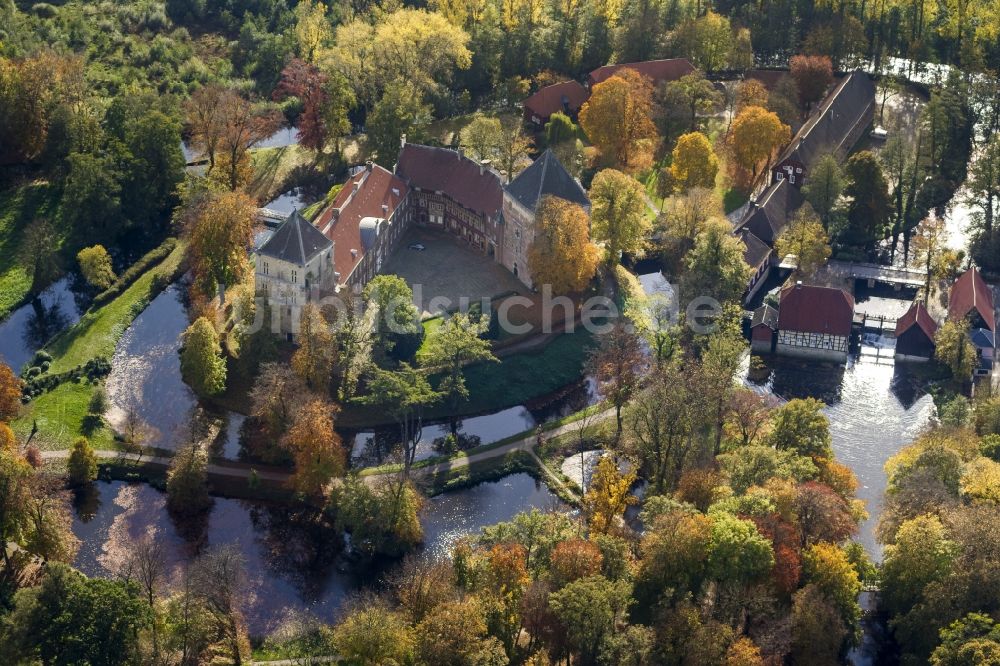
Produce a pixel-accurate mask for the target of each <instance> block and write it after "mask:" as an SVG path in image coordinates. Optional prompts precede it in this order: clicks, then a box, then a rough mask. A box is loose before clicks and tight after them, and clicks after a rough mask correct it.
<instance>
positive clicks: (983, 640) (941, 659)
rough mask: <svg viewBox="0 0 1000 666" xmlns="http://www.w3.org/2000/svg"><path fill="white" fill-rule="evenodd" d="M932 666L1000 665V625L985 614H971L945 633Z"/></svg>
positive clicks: (936, 649) (933, 656)
mask: <svg viewBox="0 0 1000 666" xmlns="http://www.w3.org/2000/svg"><path fill="white" fill-rule="evenodd" d="M930 663H931V666H995V665H996V664H1000V625H998V624H997V623H996V622H995V621H994V620H993V618H992V617H990V616H989V615H987V614H985V613H969V614H968V615H966V616H965V617H963V618H962V619H960V620H955V621H954V622H952V623H951V624H950V625H948V627H946V628H944V629H942V630H941V644H940V645H938V646H937V647H936V648H935V649H934V653H933V654H932V655H931V661H930Z"/></svg>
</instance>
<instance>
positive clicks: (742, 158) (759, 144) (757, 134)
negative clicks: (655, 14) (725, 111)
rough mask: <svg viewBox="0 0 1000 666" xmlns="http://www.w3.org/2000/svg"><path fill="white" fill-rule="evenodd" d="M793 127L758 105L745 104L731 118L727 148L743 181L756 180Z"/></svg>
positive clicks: (750, 181)
mask: <svg viewBox="0 0 1000 666" xmlns="http://www.w3.org/2000/svg"><path fill="white" fill-rule="evenodd" d="M791 137H792V131H791V129H790V128H789V127H788V125H786V124H784V123H783V122H781V120H780V119H779V118H778V116H777V114H775V113H772V112H771V111H768V110H767V109H764V108H761V107H759V106H748V107H746V108H745V109H743V110H742V111H740V113H739V115H737V116H736V120H734V121H733V127H732V129H731V131H730V133H729V148H730V150H731V151H732V154H733V159H734V160H735V163H736V166H737V167H739V168H740V169H741V170H742V171H743V172H744V175H745V176H749V178H745V180H746V184H747V185H750V184H752V183H753V182H754V181H755V180H757V174H758V173H759V172H760V170H761V168H762V167H763V166H765V165H766V162H767V160H768V159H770V157H771V155H773V154H774V151H776V150H777V149H778V148H780V147H781V146H783V145H784V144H786V143H788V141H789V140H790V139H791Z"/></svg>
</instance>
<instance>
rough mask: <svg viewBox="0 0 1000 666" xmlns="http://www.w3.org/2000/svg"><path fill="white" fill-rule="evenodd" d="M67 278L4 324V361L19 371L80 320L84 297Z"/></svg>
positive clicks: (0, 346)
mask: <svg viewBox="0 0 1000 666" xmlns="http://www.w3.org/2000/svg"><path fill="white" fill-rule="evenodd" d="M73 283H74V278H72V277H64V278H62V279H61V280H59V281H57V282H55V283H54V284H52V285H51V286H50V287H49V288H47V289H45V290H44V291H42V293H41V294H39V295H38V296H37V297H36V298H34V299H33V300H32V301H31V302H30V303H27V304H25V305H22V306H21V307H19V308H18V309H16V310H14V311H13V312H12V313H11V314H10V316H9V317H7V319H5V320H3V322H0V360H2V361H3V362H4V363H6V364H7V365H9V366H10V367H11V368H13V369H14V371H15V372H17V371H19V370H20V369H21V368H22V367H23V366H24V364H25V363H27V362H28V361H30V360H31V357H32V356H34V354H35V351H37V350H38V349H39V348H41V347H42V346H43V345H44V344H45V343H46V342H48V341H49V340H51V339H52V338H53V337H54V336H55V335H56V334H57V333H59V332H60V331H62V330H64V329H65V328H67V327H69V326H72V325H73V324H75V323H76V322H78V321H79V320H80V315H81V313H82V310H83V308H82V302H79V301H82V299H83V296H82V295H80V294H77V293H75V292H74V291H73Z"/></svg>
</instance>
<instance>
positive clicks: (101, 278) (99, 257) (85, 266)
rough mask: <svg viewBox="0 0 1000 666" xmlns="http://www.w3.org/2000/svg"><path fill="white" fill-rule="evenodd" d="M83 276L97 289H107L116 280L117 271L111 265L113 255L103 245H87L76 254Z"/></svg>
mask: <svg viewBox="0 0 1000 666" xmlns="http://www.w3.org/2000/svg"><path fill="white" fill-rule="evenodd" d="M76 261H77V263H78V264H79V265H80V273H82V274H83V278H84V279H85V280H86V281H87V283H88V284H90V285H91V286H92V287H95V288H96V289H102V290H103V289H107V288H108V287H110V286H111V285H112V283H114V281H115V271H114V269H113V268H112V266H111V256H110V255H109V254H108V251H107V250H105V249H104V246H103V245H94V246H92V247H85V248H83V249H82V250H80V251H79V252H77V254H76Z"/></svg>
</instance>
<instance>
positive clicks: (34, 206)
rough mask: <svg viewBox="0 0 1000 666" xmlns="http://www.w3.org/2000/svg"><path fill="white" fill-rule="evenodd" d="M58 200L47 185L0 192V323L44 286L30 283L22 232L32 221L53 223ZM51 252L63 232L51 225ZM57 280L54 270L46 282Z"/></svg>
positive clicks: (18, 187) (57, 212) (57, 226)
mask: <svg viewBox="0 0 1000 666" xmlns="http://www.w3.org/2000/svg"><path fill="white" fill-rule="evenodd" d="M59 204H60V199H59V197H58V196H57V193H56V192H55V191H54V188H52V187H51V186H50V185H49V184H48V183H47V182H44V181H39V182H31V183H27V184H23V185H16V186H14V187H11V188H9V189H7V190H4V191H2V192H0V321H3V320H4V319H6V317H7V315H9V314H10V313H11V312H13V311H14V310H15V309H16V308H17V307H18V306H20V305H21V304H23V303H25V302H27V300H28V298H29V297H30V295H31V291H32V288H34V290H35V291H36V292H38V291H41V290H42V289H44V288H45V287H47V286H48V283H46V284H34V285H33V284H32V282H33V276H32V275H29V274H28V270H27V269H26V268H25V266H24V262H23V261H22V257H21V254H22V252H23V250H22V242H23V240H24V233H25V230H26V229H27V228H28V226H29V225H30V224H31V223H32V222H33V221H35V220H39V219H47V220H56V219H58V214H59ZM53 232H54V237H53V238H51V239H50V240H51V242H52V243H53V245H54V247H53V248H52V249H53V250H58V249H59V247H60V246H61V245H62V243H63V240H64V236H65V235H66V231H65V230H64V229H61V227H60V225H53ZM59 277H60V275H59V273H58V271H57V272H56V273H54V274H52V275H49V276H48V278H49V280H52V281H54V280H56V279H58V278H59Z"/></svg>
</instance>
